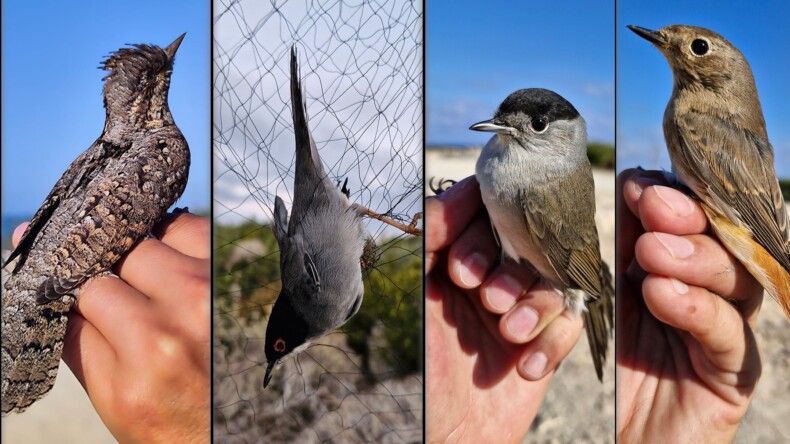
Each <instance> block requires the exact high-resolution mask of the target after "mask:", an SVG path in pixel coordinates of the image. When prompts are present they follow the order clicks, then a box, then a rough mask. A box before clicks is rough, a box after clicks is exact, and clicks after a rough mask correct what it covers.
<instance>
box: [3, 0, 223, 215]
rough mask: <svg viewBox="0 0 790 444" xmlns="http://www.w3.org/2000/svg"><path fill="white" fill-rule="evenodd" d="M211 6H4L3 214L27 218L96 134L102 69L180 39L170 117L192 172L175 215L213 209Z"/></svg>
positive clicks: (100, 110)
mask: <svg viewBox="0 0 790 444" xmlns="http://www.w3.org/2000/svg"><path fill="white" fill-rule="evenodd" d="M209 6H210V3H209V2H208V1H203V2H200V1H189V2H188V1H181V2H166V1H135V2H127V4H125V5H123V6H122V3H121V2H104V1H80V2H61V1H41V2H15V1H5V0H4V1H3V2H2V7H3V9H2V59H3V60H2V62H3V63H2V80H3V83H2V107H3V113H2V156H3V163H2V166H3V179H2V180H3V214H22V215H32V213H33V212H35V210H36V209H38V207H39V206H40V205H41V203H42V202H43V200H44V198H45V197H46V195H47V193H48V192H49V190H50V189H51V188H52V186H53V185H54V184H55V182H56V181H57V180H58V178H60V175H61V174H62V173H63V171H65V169H66V168H67V167H68V165H69V164H70V163H71V162H72V161H73V160H74V159H75V158H76V157H77V156H78V155H79V154H80V153H81V152H82V151H84V150H85V149H87V148H88V146H90V144H91V143H93V141H94V140H96V138H97V137H98V136H99V135H100V134H101V131H102V127H103V124H104V108H103V107H102V94H101V91H102V81H101V79H102V77H103V76H104V74H105V73H106V72H105V71H102V70H100V69H97V68H98V66H99V63H100V62H101V61H102V60H103V59H104V58H105V57H106V56H107V55H108V54H109V53H110V52H113V51H115V50H117V49H119V48H121V47H123V46H125V45H126V44H133V43H153V44H156V45H160V46H164V45H167V44H169V43H170V42H172V41H173V40H174V39H175V38H176V37H178V36H179V35H180V34H181V33H183V32H186V33H187V35H186V38H185V39H184V41H183V43H182V44H181V47H180V48H179V50H178V53H177V56H176V64H175V67H174V71H173V78H172V84H171V88H170V110H171V112H172V113H173V117H174V118H175V121H176V123H177V124H178V126H179V127H180V128H181V131H182V132H183V133H184V135H185V137H186V139H187V141H188V142H189V145H190V149H191V153H192V167H191V169H190V177H189V184H188V186H187V189H186V191H185V193H184V196H183V197H182V198H181V200H180V201H179V203H178V204H177V205H179V206H184V205H186V206H189V207H190V209H192V210H198V209H208V208H209V204H210V203H209V202H210V196H209V190H210V183H211V180H210V171H209V162H210V155H209V149H210V148H209V147H210V137H211V136H210V128H211V125H210V118H211V116H210V112H209V103H210V96H209V94H210V91H211V89H210V81H211V79H210V74H209V70H210V66H211V65H210V61H209V59H210V54H211V51H210V48H211V42H210V25H211V21H210V11H209Z"/></svg>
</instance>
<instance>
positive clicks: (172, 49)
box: [165, 32, 187, 60]
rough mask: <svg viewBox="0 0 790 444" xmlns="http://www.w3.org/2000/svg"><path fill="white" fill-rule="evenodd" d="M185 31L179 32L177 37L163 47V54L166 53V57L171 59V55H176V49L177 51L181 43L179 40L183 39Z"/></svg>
mask: <svg viewBox="0 0 790 444" xmlns="http://www.w3.org/2000/svg"><path fill="white" fill-rule="evenodd" d="M186 35H187V33H186V32H185V33H183V34H181V35H180V36H179V37H178V38H177V39H175V40H174V41H173V43H171V44H169V45H167V48H165V54H167V58H168V59H170V60H173V57H175V56H176V51H178V47H179V46H180V45H181V41H182V40H184V37H185V36H186Z"/></svg>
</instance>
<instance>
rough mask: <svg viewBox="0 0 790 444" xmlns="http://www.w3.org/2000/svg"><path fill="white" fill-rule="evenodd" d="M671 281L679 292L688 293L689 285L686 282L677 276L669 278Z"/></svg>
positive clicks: (676, 291)
mask: <svg viewBox="0 0 790 444" xmlns="http://www.w3.org/2000/svg"><path fill="white" fill-rule="evenodd" d="M669 282H670V283H671V284H672V288H673V289H674V290H675V293H677V294H686V293H688V291H689V287H688V285H686V283H685V282H683V281H679V280H677V279H675V278H669Z"/></svg>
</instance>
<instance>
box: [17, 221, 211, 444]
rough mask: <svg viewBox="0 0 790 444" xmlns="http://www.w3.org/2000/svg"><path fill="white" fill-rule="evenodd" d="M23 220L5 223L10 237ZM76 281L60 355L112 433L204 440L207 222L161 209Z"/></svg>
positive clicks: (126, 437)
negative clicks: (161, 214) (119, 250)
mask: <svg viewBox="0 0 790 444" xmlns="http://www.w3.org/2000/svg"><path fill="white" fill-rule="evenodd" d="M25 226H26V224H23V225H22V226H20V227H18V228H17V229H16V230H15V232H14V244H15V245H16V243H18V241H19V237H20V236H21V235H22V232H23V231H24V227H25ZM154 231H155V234H156V236H157V238H158V239H159V240H157V239H145V240H143V241H141V242H139V243H137V244H136V245H135V246H134V247H133V248H132V250H131V251H130V252H129V253H128V254H127V255H125V256H124V257H123V258H122V259H121V261H119V263H118V264H116V266H115V267H114V268H113V271H114V272H115V273H116V274H117V275H118V276H120V279H118V278H116V277H109V276H107V277H99V278H96V279H93V280H91V281H89V282H88V283H87V284H86V285H85V286H84V287H83V288H82V291H81V293H80V295H79V298H78V300H77V303H76V304H75V306H74V309H73V310H72V312H71V313H70V315H69V324H68V329H67V331H66V339H65V345H64V348H63V360H64V361H65V362H66V364H68V366H69V367H70V368H71V370H72V372H73V373H74V375H75V376H76V377H77V379H78V380H79V381H80V383H81V384H82V386H83V387H84V388H85V391H86V392H87V393H88V396H89V397H90V399H91V402H92V403H93V406H94V407H95V408H96V411H97V412H98V414H99V416H100V417H101V419H102V421H103V422H104V424H105V425H106V426H107V428H108V429H109V430H110V432H111V433H112V434H113V435H114V436H115V438H116V439H117V440H118V441H120V442H208V440H209V437H210V431H209V428H210V426H209V425H210V421H211V415H210V386H209V381H210V378H209V375H210V368H211V367H210V365H211V363H210V362H211V361H210V359H209V358H210V353H211V350H210V338H211V328H210V325H211V318H210V307H211V291H210V288H211V287H210V285H211V278H210V262H209V254H210V222H209V220H208V219H206V218H202V217H198V216H195V215H193V214H188V213H184V214H178V215H168V217H167V218H166V220H165V221H163V222H162V223H160V224H159V225H158V226H157V227H155V229H154Z"/></svg>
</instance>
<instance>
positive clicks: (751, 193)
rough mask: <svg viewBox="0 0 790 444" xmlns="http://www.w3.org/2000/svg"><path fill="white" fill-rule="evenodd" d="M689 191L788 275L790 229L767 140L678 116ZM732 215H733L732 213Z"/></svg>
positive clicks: (698, 117) (702, 118) (713, 121)
mask: <svg viewBox="0 0 790 444" xmlns="http://www.w3.org/2000/svg"><path fill="white" fill-rule="evenodd" d="M677 123H678V125H677V127H678V132H679V135H680V138H681V140H682V142H683V143H684V144H685V145H686V148H687V149H684V150H682V151H683V153H685V155H686V156H689V158H688V162H687V163H686V164H687V165H689V168H691V171H689V173H690V174H692V175H693V176H694V179H696V180H697V181H698V182H699V183H700V185H699V187H698V188H701V189H695V190H694V191H695V192H696V193H697V194H703V195H701V196H699V197H700V198H701V199H702V200H703V201H704V202H705V203H706V204H707V205H708V206H710V207H711V208H713V209H714V210H716V211H718V212H719V213H721V214H723V215H726V216H728V217H731V218H733V217H734V219H735V221H736V222H740V223H741V224H742V225H743V226H745V227H746V228H748V229H749V230H750V231H751V232H752V234H753V236H754V239H755V240H756V241H757V242H758V243H759V244H760V245H762V246H763V247H764V248H765V249H766V250H767V251H768V252H769V253H770V254H771V256H773V257H774V258H775V259H776V260H777V262H779V263H780V264H782V266H783V267H784V268H785V269H786V270H788V271H790V228H789V227H788V220H787V210H786V208H785V205H784V200H783V198H782V192H781V190H780V188H779V182H778V181H777V178H776V173H775V172H774V166H773V162H774V156H773V150H772V149H771V145H770V143H769V142H768V140H767V139H765V138H763V137H759V136H757V135H755V134H752V133H751V132H749V131H746V130H743V129H740V128H737V127H735V126H733V125H731V124H728V123H726V122H723V121H722V120H720V119H717V118H714V117H710V116H707V115H705V114H700V113H695V112H691V113H687V114H685V115H683V116H680V117H678V122H677ZM733 210H734V213H733Z"/></svg>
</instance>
